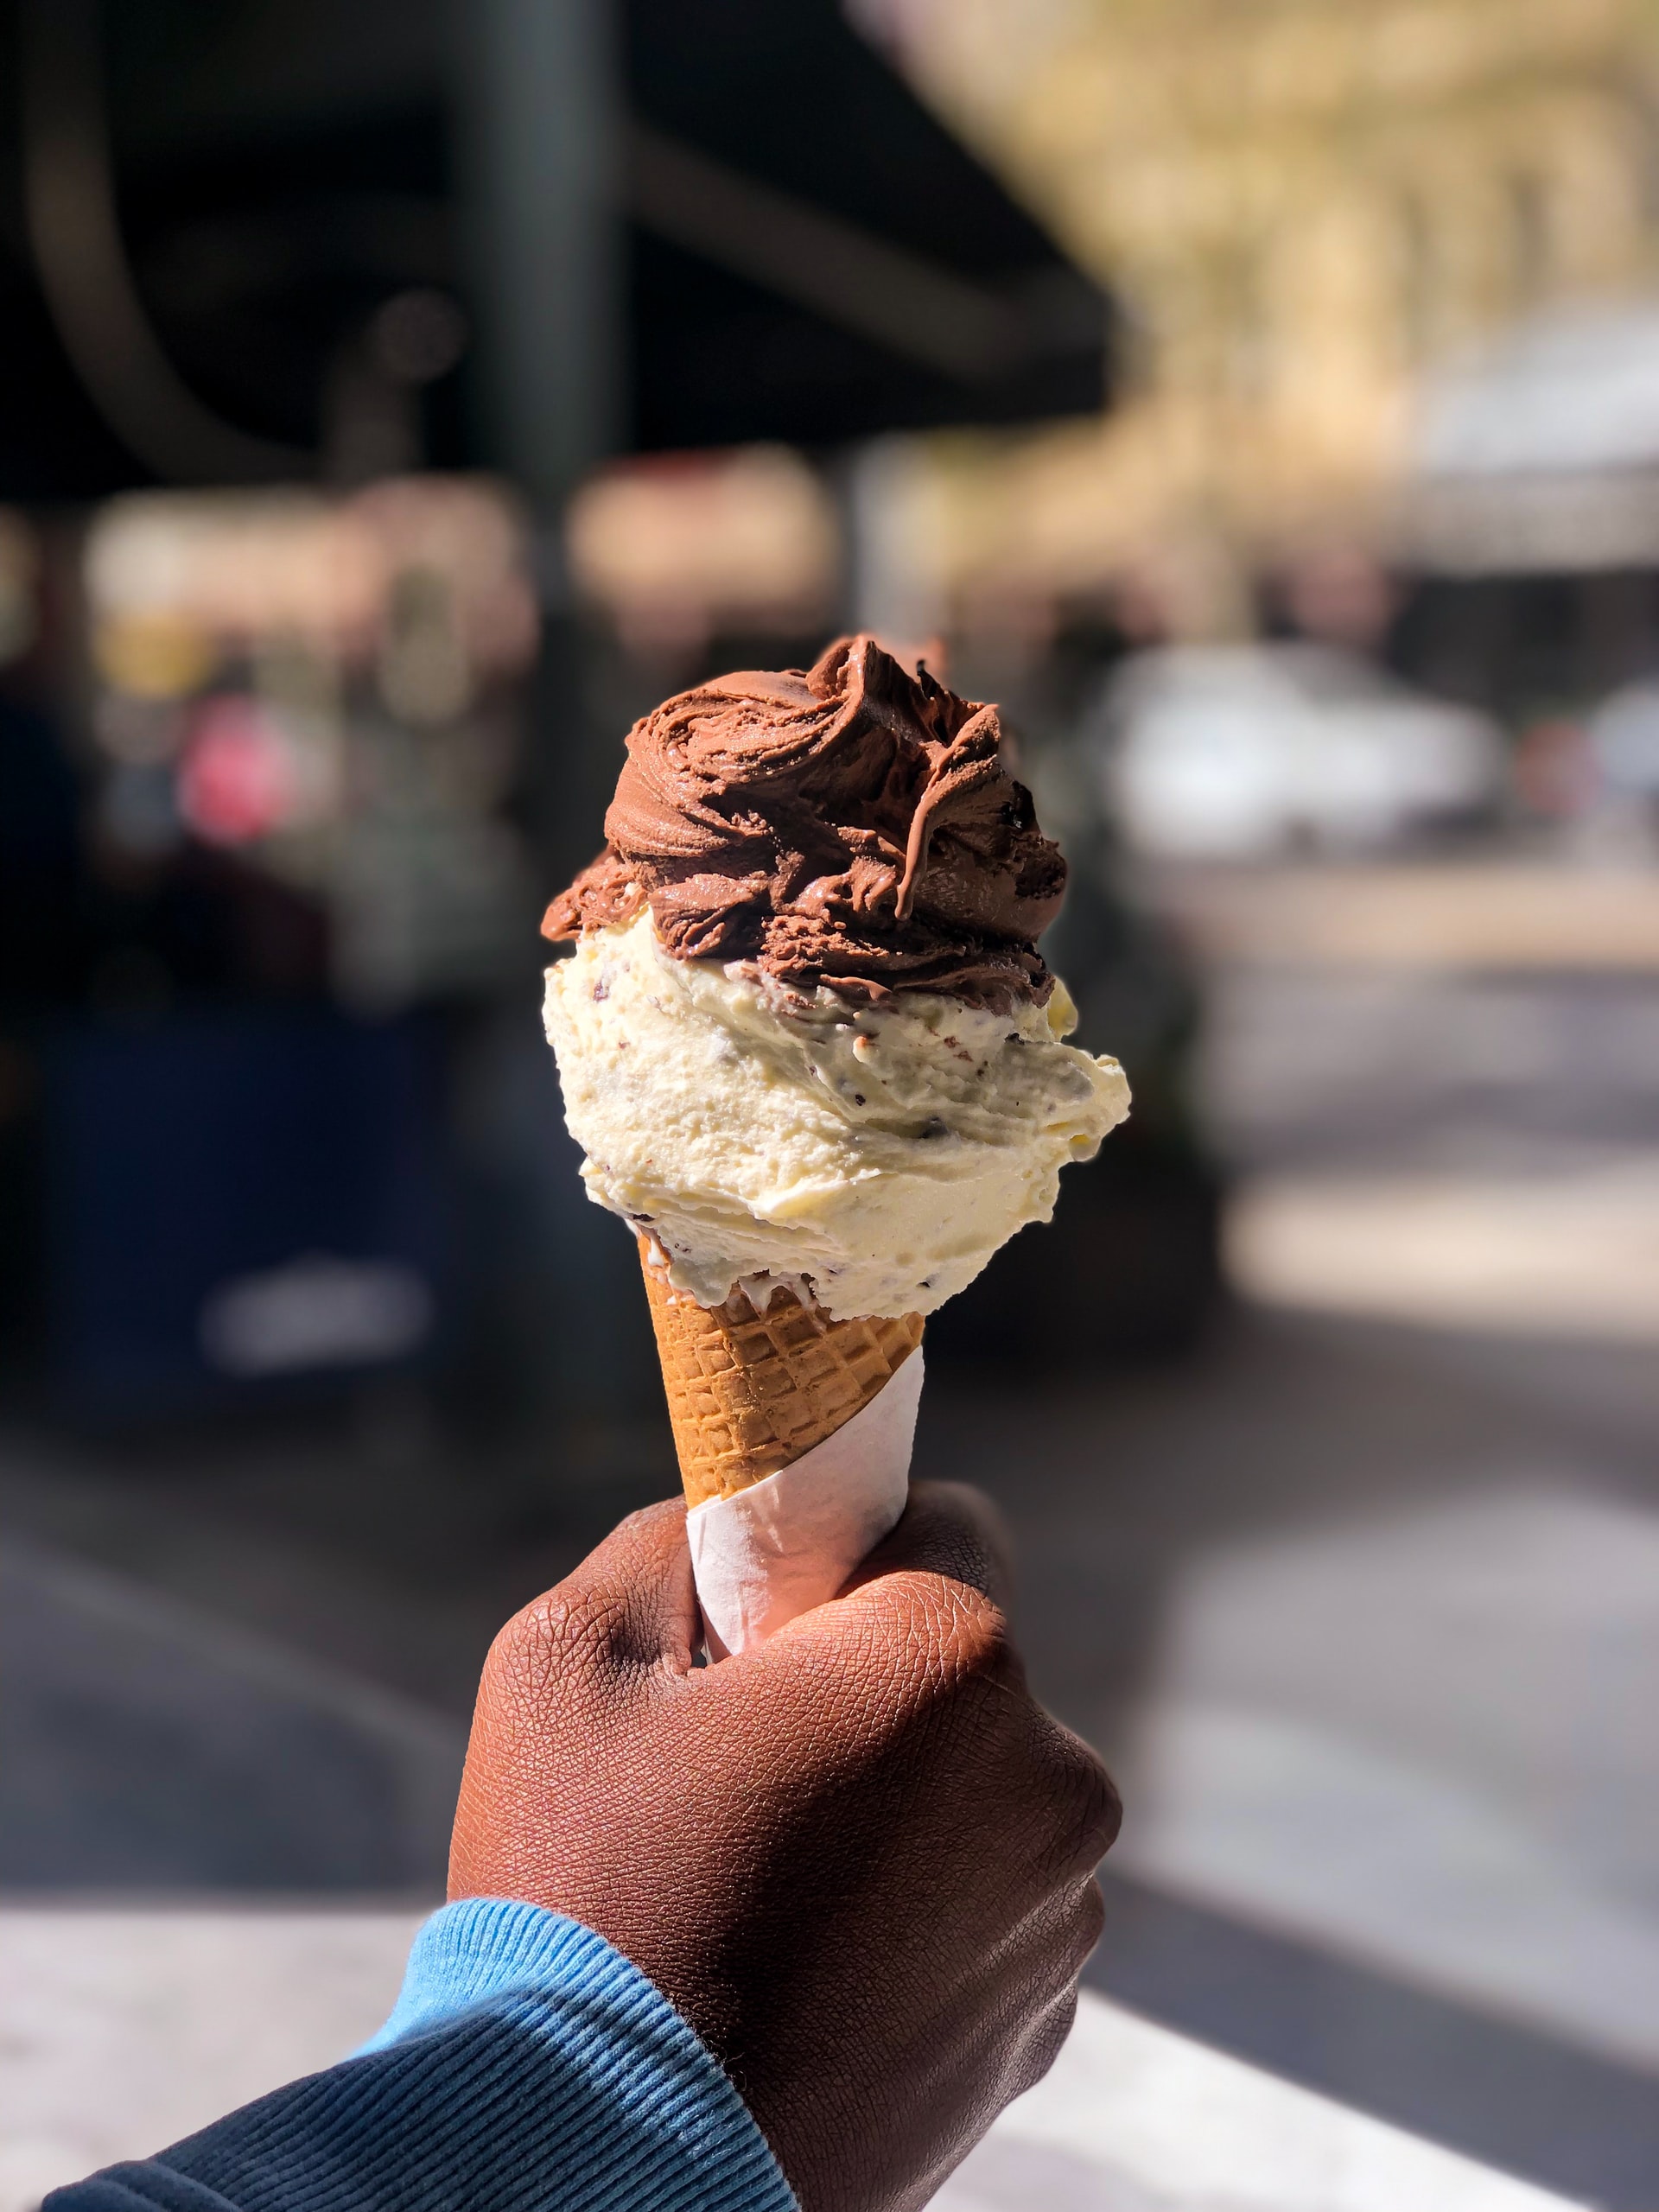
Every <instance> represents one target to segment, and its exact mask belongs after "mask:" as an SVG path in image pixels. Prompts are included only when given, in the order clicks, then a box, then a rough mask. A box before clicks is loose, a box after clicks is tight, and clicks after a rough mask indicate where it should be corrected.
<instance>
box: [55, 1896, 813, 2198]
mask: <svg viewBox="0 0 1659 2212" xmlns="http://www.w3.org/2000/svg"><path fill="white" fill-rule="evenodd" d="M156 2208H162V2212H461V2208H465V2212H796V2207H795V2200H794V2197H793V2196H792V2195H791V2191H790V2189H789V2185H788V2183H786V2182H785V2179H784V2177H783V2175H782V2173H781V2171H779V2167H778V2164H777V2162H776V2160H775V2159H774V2158H772V2153H771V2152H770V2151H769V2150H768V2149H767V2147H766V2139H765V2138H764V2137H763V2136H762V2135H761V2133H760V2129H759V2128H758V2127H757V2126H755V2124H754V2122H753V2120H752V2119H751V2118H750V2117H749V2113H748V2112H747V2108H746V2107H745V2106H744V2104H743V2102H742V2100H741V2098H740V2097H739V2095H738V2094H737V2092H736V2090H735V2089H734V2088H733V2087H732V2085H731V2083H730V2082H729V2081H728V2079H727V2077H726V2075H724V2074H723V2073H722V2072H721V2069H720V2068H719V2067H718V2066H717V2065H716V2064H715V2061H714V2059H713V2058H712V2057H711V2056H709V2053H708V2051H707V2050H704V2049H703V2046H702V2044H701V2043H700V2042H699V2041H698V2040H697V2038H696V2036H695V2035H694V2034H693V2033H692V2031H691V2030H690V2028H689V2027H688V2026H687V2025H686V2024H685V2022H684V2021H683V2019H681V2018H680V2016H679V2015H678V2013H677V2012H675V2011H674V2010H673V2008H672V2006H671V2005H670V2004H669V2003H668V2001H667V1999H665V1998H664V1997H663V1996H661V1995H660V1994H659V1993H658V1991H657V1990H656V1989H655V1988H654V1987H653V1986H652V1984H651V1983H650V1982H649V1981H647V1980H646V1979H645V1976H644V1975H643V1974H640V1973H639V1970H638V1968H637V1967H632V1966H631V1965H630V1964H629V1962H628V1961H627V1960H626V1959H625V1958H624V1957H623V1956H622V1955H621V1954H620V1952H619V1951H615V1950H613V1948H611V1946H610V1945H609V1944H608V1943H607V1942H604V1941H603V1940H602V1939H601V1937H600V1936H595V1935H594V1933H593V1932H592V1930H591V1929H586V1928H583V1927H581V1926H579V1925H578V1924H577V1923H576V1922H575V1921H573V1920H567V1919H565V1918H563V1916H562V1915H560V1914H558V1913H553V1912H544V1911H543V1910H541V1909H540V1907H538V1906H536V1905H527V1904H510V1903H507V1902H505V1901H503V1900H500V1899H495V1898H487V1897H485V1898H471V1899H468V1900H467V1901H466V1902H464V1903H462V1904H451V1905H446V1906H445V1907H444V1908H443V1909H442V1911H440V1912H437V1913H435V1914H434V1915H433V1916H432V1918H431V1919H430V1920H429V1921H428V1922H427V1923H426V1924H425V1926H424V1927H423V1929H421V1931H420V1933H419V1934H418V1935H417V1936H416V1939H415V1945H414V1948H413V1950H412V1951H411V1953H410V1962H409V1971H408V1974H407V1976H406V1977H405V1980H404V1988H403V1993H402V1994H401V1995H400V1996H399V1998H398V1999H397V2005H396V2007H395V2009H394V2010H393V2012H392V2015H391V2018H390V2019H389V2020H388V2021H387V2023H386V2024H385V2027H384V2028H383V2029H382V2030H381V2031H380V2032H379V2034H378V2036H376V2037H374V2039H373V2040H372V2042H371V2043H369V2044H365V2046H364V2048H363V2050H360V2051H359V2052H358V2053H357V2055H356V2056H354V2057H352V2058H349V2059H347V2060H346V2061H345V2062H344V2063H342V2064H341V2065H339V2066H335V2067H332V2068H330V2069H329V2070H328V2071H327V2073H324V2074H314V2075H311V2076H310V2077H309V2078H308V2080H305V2081H302V2082H291V2083H289V2086H288V2087H287V2088H283V2089H277V2090H276V2091H274V2092H273V2093H272V2094H271V2095H270V2096H268V2097H262V2098H260V2099H259V2101H257V2103H256V2104H251V2105H246V2106H244V2107H243V2108H242V2110H241V2111H240V2112H236V2113H231V2114H230V2116H229V2117H228V2118H227V2119H225V2120H219V2121H217V2122H216V2123H215V2124H214V2125H213V2126H212V2127H208V2128H204V2129H203V2131H202V2132H201V2133H200V2134H199V2135H192V2136H189V2137H188V2138H187V2139H186V2140H185V2141H183V2142H182V2143H175V2145H173V2147H172V2148H171V2149H170V2150H168V2151H163V2152H161V2153H160V2154H159V2155H158V2156H157V2157H156V2158H149V2159H145V2160H143V2162H141V2163H135V2164H126V2165H118V2166H110V2167H107V2168H106V2169H105V2171H103V2172H102V2173H99V2174H94V2175H93V2176H92V2177H91V2178H90V2179H89V2180H86V2181H83V2182H78V2183H74V2184H73V2186H72V2187H70V2188H68V2189H60V2190H55V2191H54V2194H53V2195H52V2196H48V2198H47V2200H46V2203H45V2205H44V2206H43V2207H42V2212H156Z"/></svg>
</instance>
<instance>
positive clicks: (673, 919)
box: [542, 637, 1065, 1010]
mask: <svg viewBox="0 0 1659 2212" xmlns="http://www.w3.org/2000/svg"><path fill="white" fill-rule="evenodd" d="M605 834H606V837H607V846H606V849H605V851H604V852H603V853H602V854H601V855H600V857H599V858H598V859H597V860H596V861H594V863H593V865H592V867H591V868H588V869H587V870H585V871H584V873H583V874H582V875H580V876H578V877H577V879H576V880H575V883H574V884H572V885H571V887H570V888H569V890H568V891H566V892H565V893H563V895H562V896H561V897H559V898H557V899H555V900H554V902H553V904H552V905H551V906H550V907H549V909H548V912H547V917H546V919H545V920H544V922H543V925H542V926H543V934H544V935H546V936H548V937H550V938H575V937H581V936H583V935H587V934H589V933H591V932H592V931H594V930H596V929H603V928H608V927H612V926H613V925H617V924H619V923H621V922H626V921H628V920H630V919H632V917H633V916H634V915H636V914H637V913H639V912H640V910H641V909H642V908H643V907H645V906H649V907H650V910H651V915H652V922H653V924H654V925H655V929H656V933H657V938H658V943H659V944H661V945H662V947H663V949H664V951H666V952H668V953H669V954H670V955H671V957H674V958H676V959H679V960H718V961H721V962H722V963H723V962H730V961H742V962H745V963H750V964H752V965H753V967H754V969H756V970H757V971H759V972H760V973H764V974H765V975H767V976H772V977H774V978H775V979H777V980H778V981H779V982H785V983H788V984H791V985H793V986H795V987H797V988H802V989H806V990H812V989H814V988H817V986H818V985H820V984H827V985H829V987H831V988H834V989H836V990H837V991H839V992H841V993H842V995H843V996H846V997H849V998H858V999H862V1000H867V1001H880V1000H881V999H882V998H883V997H884V996H885V995H887V993H889V992H893V991H937V992H945V993H948V994H950V995H951V996H952V997H955V998H958V999H961V1000H963V1001H965V1002H967V1003H968V1004H969V1005H976V1006H986V1007H1000V1008H1002V1009H1004V1010H1006V1009H1007V1008H1008V1007H1012V1006H1013V1005H1014V1004H1015V1003H1016V1002H1020V1001H1023V1002H1027V1003H1035V1004H1041V1003H1042V1001H1044V1000H1045V999H1046V997H1047V996H1048V993H1049V989H1050V983H1051V979H1050V977H1049V975H1048V971H1047V969H1046V968H1045V967H1044V965H1043V962H1042V959H1041V957H1040V956H1039V954H1038V952H1037V951H1036V950H1035V945H1034V941H1035V939H1036V938H1038V937H1039V936H1040V935H1041V933H1042V931H1044V930H1045V929H1046V928H1047V926H1048V925H1049V923H1050V922H1052V920H1053V918H1054V917H1055V915H1056V913H1057V912H1058V911H1059V905H1060V900H1061V897H1062V895H1063V894H1064V892H1065V860H1064V859H1063V858H1062V857H1061V854H1060V850H1059V848H1058V845H1055V844H1052V843H1051V842H1050V841H1049V840H1048V839H1047V838H1046V837H1045V836H1043V834H1042V832H1041V831H1040V830H1039V829H1038V827H1037V821H1036V816H1035V814H1034V812H1033V807H1032V803H1031V795H1030V793H1029V792H1028V791H1026V790H1025V788H1024V787H1023V785H1020V784H1017V783H1016V782H1015V781H1014V779H1013V778H1012V777H1011V776H1010V775H1009V773H1008V772H1007V767H1006V766H1005V765H1004V763H1003V761H1002V759H1001V730H1000V728H999V726H998V722H997V713H996V709H995V707H992V706H982V705H978V704H976V703H975V702H973V701H970V700H967V699H961V698H958V697H957V695H956V693H955V692H954V691H950V690H946V689H945V687H944V685H943V684H942V683H938V682H936V681H935V680H934V678H933V677H931V675H929V673H928V672H927V671H926V669H925V668H922V669H920V670H918V673H917V674H916V675H914V676H912V674H911V673H910V671H908V670H907V669H906V668H905V667H904V666H902V665H901V664H900V663H899V662H898V661H897V660H895V659H894V658H893V656H892V654H890V653H887V652H883V651H882V649H881V647H880V645H877V643H876V642H875V640H874V638H868V637H860V638H842V639H839V640H838V641H837V642H836V644H835V645H831V646H830V647H829V651H828V652H825V653H824V655H823V658H821V659H820V660H819V661H818V662H817V664H816V666H814V667H812V668H810V669H808V670H806V671H804V672H803V671H800V670H798V669H790V670H786V671H783V672H782V673H780V674H762V673H759V672H750V673H747V674H742V675H736V676H725V677H720V678H718V679H717V680H716V681H715V682H714V683H705V684H701V685H699V686H698V687H697V689H696V690H692V691H684V692H682V693H681V694H680V695H679V696H678V697H677V698H673V699H670V700H668V701H667V702H665V704H664V705H663V706H660V707H658V709H656V711H655V712H654V713H653V714H650V715H646V716H645V719H644V720H643V721H639V722H637V723H636V724H635V726H634V728H633V729H632V731H631V732H630V733H629V736H628V759H627V764H626V766H625V767H624V768H623V771H622V774H621V777H620V781H619V782H618V784H617V787H616V798H615V799H614V801H613V804H612V806H611V808H610V810H609V812H608V813H607V815H606V817H605Z"/></svg>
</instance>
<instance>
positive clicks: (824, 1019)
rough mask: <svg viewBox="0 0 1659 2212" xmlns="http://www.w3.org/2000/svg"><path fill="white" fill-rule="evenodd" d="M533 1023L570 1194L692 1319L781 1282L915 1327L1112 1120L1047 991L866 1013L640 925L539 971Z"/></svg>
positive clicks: (1119, 1099) (646, 917)
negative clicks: (645, 1264)
mask: <svg viewBox="0 0 1659 2212" xmlns="http://www.w3.org/2000/svg"><path fill="white" fill-rule="evenodd" d="M545 1015H546V1022H547V1034H548V1039H549V1041H550V1044H551V1045H552V1046H553V1049H554V1052H555V1053H556V1056H557V1059H558V1064H559V1075H560V1080H561V1083H562V1084H563V1091H564V1102H565V1116H566V1119H567V1121H568V1122H569V1128H570V1131H571V1134H572V1135H574V1136H575V1139H576V1141H577V1142H578V1143H579V1144H580V1145H581V1147H582V1150H583V1152H584V1153H585V1154H586V1155H587V1160H586V1164H585V1166H584V1167H583V1169H582V1174H583V1177H584V1179H585V1180H586V1182H587V1185H588V1195H589V1196H590V1197H591V1198H594V1199H595V1200H597V1202H598V1203H599V1204H600V1205H605V1206H608V1207H609V1208H610V1209H611V1211H613V1212H614V1213H618V1214H621V1215H623V1216H624V1217H626V1218H627V1219H628V1220H629V1221H631V1222H632V1223H634V1224H636V1226H639V1227H641V1228H644V1229H646V1230H649V1232H650V1234H651V1236H652V1238H653V1239H654V1240H655V1241H656V1243H658V1246H660V1248H661V1249H662V1251H663V1253H664V1256H665V1258H666V1260H667V1262H668V1266H669V1277H670V1281H671V1282H672V1283H673V1285H674V1286H675V1287H676V1288H677V1289H678V1290H681V1291H683V1292H684V1293H685V1294H687V1295H688V1296H689V1297H690V1298H692V1299H694V1300H696V1302H697V1304H698V1305H700V1306H719V1305H721V1304H722V1303H723V1301H724V1300H726V1299H727V1298H728V1296H729V1295H730V1294H731V1292H732V1290H733V1288H734V1287H735V1286H737V1285H740V1284H741V1285H742V1286H743V1287H744V1288H745V1289H746V1290H747V1291H748V1292H749V1294H750V1295H751V1296H752V1297H753V1298H754V1299H755V1300H756V1302H757V1303H758V1304H764V1303H765V1301H766V1296H767V1293H768V1286H769V1285H770V1284H772V1283H780V1282H781V1283H785V1284H788V1285H791V1286H792V1287H804V1288H805V1290H807V1291H809V1292H810V1296H811V1298H812V1299H813V1300H815V1301H816V1303H817V1305H818V1306H820V1307H821V1308H822V1309H823V1312H825V1313H828V1314H829V1316H830V1317H831V1318H832V1319H840V1318H842V1317H844V1316H850V1315H855V1314H869V1315H899V1314H906V1313H931V1312H932V1311H933V1310H934V1308H935V1307H936V1306H942V1305H943V1304H944V1301H945V1300H946V1299H948V1298H950V1297H953V1296H954V1295H955V1294H956V1293H957V1291H959V1290H961V1289H963V1287H965V1286H966V1285H967V1284H968V1283H969V1282H971V1281H973V1279H974V1277H975V1276H976V1274H979V1272H980V1270H981V1269H982V1268H983V1267H984V1266H985V1264H986V1262H988V1260H989V1259H990V1257H991V1255H993V1253H995V1251H996V1250H997V1249H998V1248H999V1247H1000V1246H1001V1245H1002V1244H1004V1243H1006V1242H1007V1239H1008V1238H1009V1237H1010V1236H1013V1235H1014V1232H1015V1230H1019V1229H1021V1228H1023V1227H1024V1226H1025V1224H1027V1222H1033V1221H1046V1220H1047V1219H1048V1218H1049V1217H1050V1215H1051V1213H1052V1211H1053V1206H1054V1201H1055V1197H1056V1194H1057V1192H1058V1187H1059V1173H1060V1170H1061V1168H1062V1167H1063V1166H1065V1164H1066V1162H1067V1161H1068V1160H1086V1159H1089V1158H1090V1157H1091V1155H1092V1154H1094V1153H1095V1152H1096V1150H1097V1149H1098V1147H1099V1145H1100V1141H1101V1140H1102V1138H1103V1136H1104V1135H1106V1133H1107V1131H1108V1130H1109V1129H1111V1128H1115V1127H1116V1124H1117V1123H1118V1122H1121V1121H1122V1120H1123V1118H1124V1117H1125V1116H1126V1115H1127V1114H1128V1105H1129V1095H1128V1084H1127V1083H1126V1082H1125V1080H1124V1077H1123V1071H1122V1069H1121V1068H1120V1067H1119V1066H1118V1065H1117V1063H1116V1060H1112V1059H1106V1058H1094V1057H1093V1056H1091V1055H1090V1053H1088V1052H1080V1051H1078V1050H1077V1049H1076V1048H1075V1047H1074V1046H1070V1045H1067V1044H1065V1043H1064V1042H1063V1041H1062V1040H1063V1039H1064V1038H1065V1035H1066V1033H1067V1032H1068V1031H1069V1030H1070V1029H1071V1027H1073V1025H1074V1023H1075V1021H1076V1018H1077V1017H1076V1014H1075V1011H1074V1009H1073V1008H1072V1006H1071V1001H1070V999H1069V998H1068V996H1067V995H1066V993H1065V989H1064V988H1063V987H1062V986H1060V985H1058V984H1056V985H1055V986H1054V988H1052V990H1051V991H1050V993H1049V995H1048V996H1047V998H1046V1001H1045V1002H1044V1003H1042V1004H1040V1005H1039V1004H1033V1003H1032V1002H1031V1001H1016V1002H1015V1003H1014V1005H1013V1006H1012V1007H1009V1008H1007V1010H1002V1011H999V1010H997V1009H996V1008H995V1007H985V1006H976V1005H970V1004H969V1003H967V1002H965V1001H963V1000H960V999H957V998H954V997H951V996H950V995H946V994H944V993H942V992H939V991H938V990H932V991H921V990H915V991H906V990H900V991H898V992H893V993H889V994H887V995H884V996H883V997H882V998H881V999H880V1000H878V1001H873V1002H867V1003H864V1004H860V1003H858V1002H857V1001H854V1000H851V999H849V998H848V997H847V996H845V995H843V994H842V993H841V992H838V991H836V990H832V989H830V988H826V987H824V986H822V985H820V986H818V987H817V988H814V989H798V988H793V987H791V986H789V985H786V984H782V983H780V982H778V981H777V980H776V979H775V978H773V977H772V976H767V975H766V974H765V973H764V972H762V971H759V970H757V969H754V968H753V967H752V966H747V965H746V964H745V963H741V962H732V963H726V964H721V963H719V962H716V961H712V960H687V959H683V958H676V957H672V956H671V954H670V953H668V952H667V951H666V950H664V947H663V946H662V944H660V943H659V941H658V938H657V935H656V931H655V929H654V927H653V925H652V917H651V914H650V912H649V911H648V910H646V911H642V912H639V914H638V915H637V916H636V917H635V918H634V919H632V921H631V922H628V923H626V924H624V925H620V926H613V927H611V928H607V929H601V930H598V931H594V932H592V933H591V934H589V935H587V936H585V937H583V938H582V939H581V940H580V941H579V942H578V944H577V945H576V947H575V950H574V951H573V952H572V953H571V954H570V955H569V957H568V958H566V959H564V960H562V961H559V962H557V963H556V964H555V965H554V966H553V967H552V968H550V969H549V970H548V974H547V998H546V1007H545Z"/></svg>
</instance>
